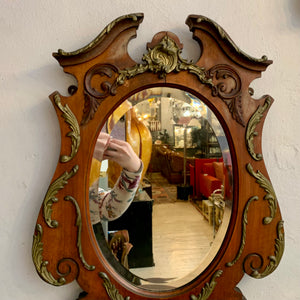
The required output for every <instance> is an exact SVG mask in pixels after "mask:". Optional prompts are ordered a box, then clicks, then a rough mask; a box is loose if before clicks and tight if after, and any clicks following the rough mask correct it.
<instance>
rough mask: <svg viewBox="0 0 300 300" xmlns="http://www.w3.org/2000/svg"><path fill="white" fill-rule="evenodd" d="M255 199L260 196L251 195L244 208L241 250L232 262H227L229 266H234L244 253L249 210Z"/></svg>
mask: <svg viewBox="0 0 300 300" xmlns="http://www.w3.org/2000/svg"><path fill="white" fill-rule="evenodd" d="M254 200H255V201H256V200H258V197H257V196H253V197H251V198H250V199H249V200H248V202H247V204H246V206H245V208H244V212H243V223H242V237H241V243H240V248H239V251H238V253H237V255H236V257H235V258H234V260H232V261H231V262H228V263H227V264H226V266H227V267H232V266H233V265H234V264H235V263H236V262H237V261H238V260H239V258H240V257H241V255H242V253H243V250H244V247H245V244H246V227H247V224H248V210H249V206H250V204H251V203H252V201H254Z"/></svg>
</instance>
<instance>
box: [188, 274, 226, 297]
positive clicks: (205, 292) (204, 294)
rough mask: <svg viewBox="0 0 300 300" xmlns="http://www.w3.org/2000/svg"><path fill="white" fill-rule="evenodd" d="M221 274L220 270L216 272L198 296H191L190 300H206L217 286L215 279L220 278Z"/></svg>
mask: <svg viewBox="0 0 300 300" xmlns="http://www.w3.org/2000/svg"><path fill="white" fill-rule="evenodd" d="M222 273H223V271H222V270H217V271H216V272H215V273H214V275H213V276H212V278H211V280H210V282H209V283H208V282H207V283H206V284H205V286H204V287H203V288H202V291H201V293H200V294H199V295H198V297H197V296H195V295H191V300H207V299H208V298H209V296H210V295H211V293H212V292H213V290H214V288H215V287H216V285H217V282H216V278H218V277H220V276H221V275H222Z"/></svg>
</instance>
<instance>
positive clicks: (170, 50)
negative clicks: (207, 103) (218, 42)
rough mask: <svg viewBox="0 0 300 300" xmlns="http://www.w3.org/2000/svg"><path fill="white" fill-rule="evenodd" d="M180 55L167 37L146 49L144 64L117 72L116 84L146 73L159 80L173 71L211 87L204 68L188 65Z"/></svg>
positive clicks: (175, 45) (178, 50)
mask: <svg viewBox="0 0 300 300" xmlns="http://www.w3.org/2000/svg"><path fill="white" fill-rule="evenodd" d="M180 54H181V50H180V49H179V48H178V46H177V44H176V43H175V41H174V40H173V39H171V38H170V37H169V36H165V37H164V38H162V40H161V41H160V42H159V43H158V44H157V45H156V46H155V47H154V48H153V49H148V53H146V54H144V55H143V57H142V61H144V62H146V64H137V65H135V66H134V67H132V68H129V69H125V70H121V71H119V74H120V75H119V76H118V78H117V80H116V84H117V85H118V86H119V85H123V84H124V82H125V80H127V79H129V78H132V77H134V76H136V75H138V74H142V73H145V72H147V71H150V72H153V73H157V74H159V77H160V78H165V77H166V75H167V74H168V73H171V72H173V71H176V72H180V71H183V70H186V71H189V72H190V73H192V74H195V75H196V76H197V77H198V79H199V80H200V81H201V82H202V83H204V84H207V85H209V86H213V84H212V81H211V79H210V78H207V76H206V72H205V69H204V68H200V67H198V66H197V65H194V64H193V63H188V62H187V60H185V59H183V58H181V56H180Z"/></svg>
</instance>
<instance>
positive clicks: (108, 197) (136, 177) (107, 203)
mask: <svg viewBox="0 0 300 300" xmlns="http://www.w3.org/2000/svg"><path fill="white" fill-rule="evenodd" d="M94 158H96V159H97V160H99V161H102V160H105V159H110V160H112V161H114V162H117V163H118V164H119V165H120V166H121V167H122V172H121V174H120V177H119V178H118V180H117V182H116V184H115V186H114V187H113V188H112V189H111V190H110V191H105V190H103V189H102V188H100V187H98V180H97V181H95V182H94V183H93V184H92V186H91V187H90V190H89V205H90V216H91V222H92V224H96V223H98V222H100V221H104V220H115V219H117V218H119V217H120V216H121V215H122V214H123V213H124V212H125V211H126V209H127V208H128V207H129V205H130V204H131V202H132V200H133V198H134V195H135V192H136V190H137V188H138V186H139V182H140V179H141V174H142V170H143V163H142V161H141V160H140V159H139V157H138V156H137V155H136V153H135V152H134V151H133V149H132V148H131V146H130V144H129V143H127V142H125V141H122V140H118V139H113V138H111V137H110V136H109V135H108V134H106V133H100V135H99V136H98V139H97V143H96V147H95V151H94Z"/></svg>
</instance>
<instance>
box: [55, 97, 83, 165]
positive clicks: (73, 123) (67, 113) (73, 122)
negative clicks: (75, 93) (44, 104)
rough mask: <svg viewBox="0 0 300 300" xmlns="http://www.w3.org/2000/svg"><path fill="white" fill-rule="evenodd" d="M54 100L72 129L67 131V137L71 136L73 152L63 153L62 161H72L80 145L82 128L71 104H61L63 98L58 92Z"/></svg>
mask: <svg viewBox="0 0 300 300" xmlns="http://www.w3.org/2000/svg"><path fill="white" fill-rule="evenodd" d="M54 102H55V104H56V106H57V107H58V108H59V109H60V110H61V112H62V113H63V115H62V116H63V118H64V120H65V122H66V123H67V124H68V125H69V126H70V128H71V131H70V132H68V133H67V137H69V138H71V141H72V145H71V154H70V155H61V156H60V162H62V163H65V162H68V161H70V160H71V159H73V158H74V156H75V155H76V153H77V151H78V148H79V145H80V128H79V124H78V122H77V119H76V117H75V115H74V114H73V112H72V111H71V109H70V108H69V106H68V105H67V104H66V105H65V106H63V105H62V104H61V99H60V96H59V94H58V93H56V94H55V95H54Z"/></svg>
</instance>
